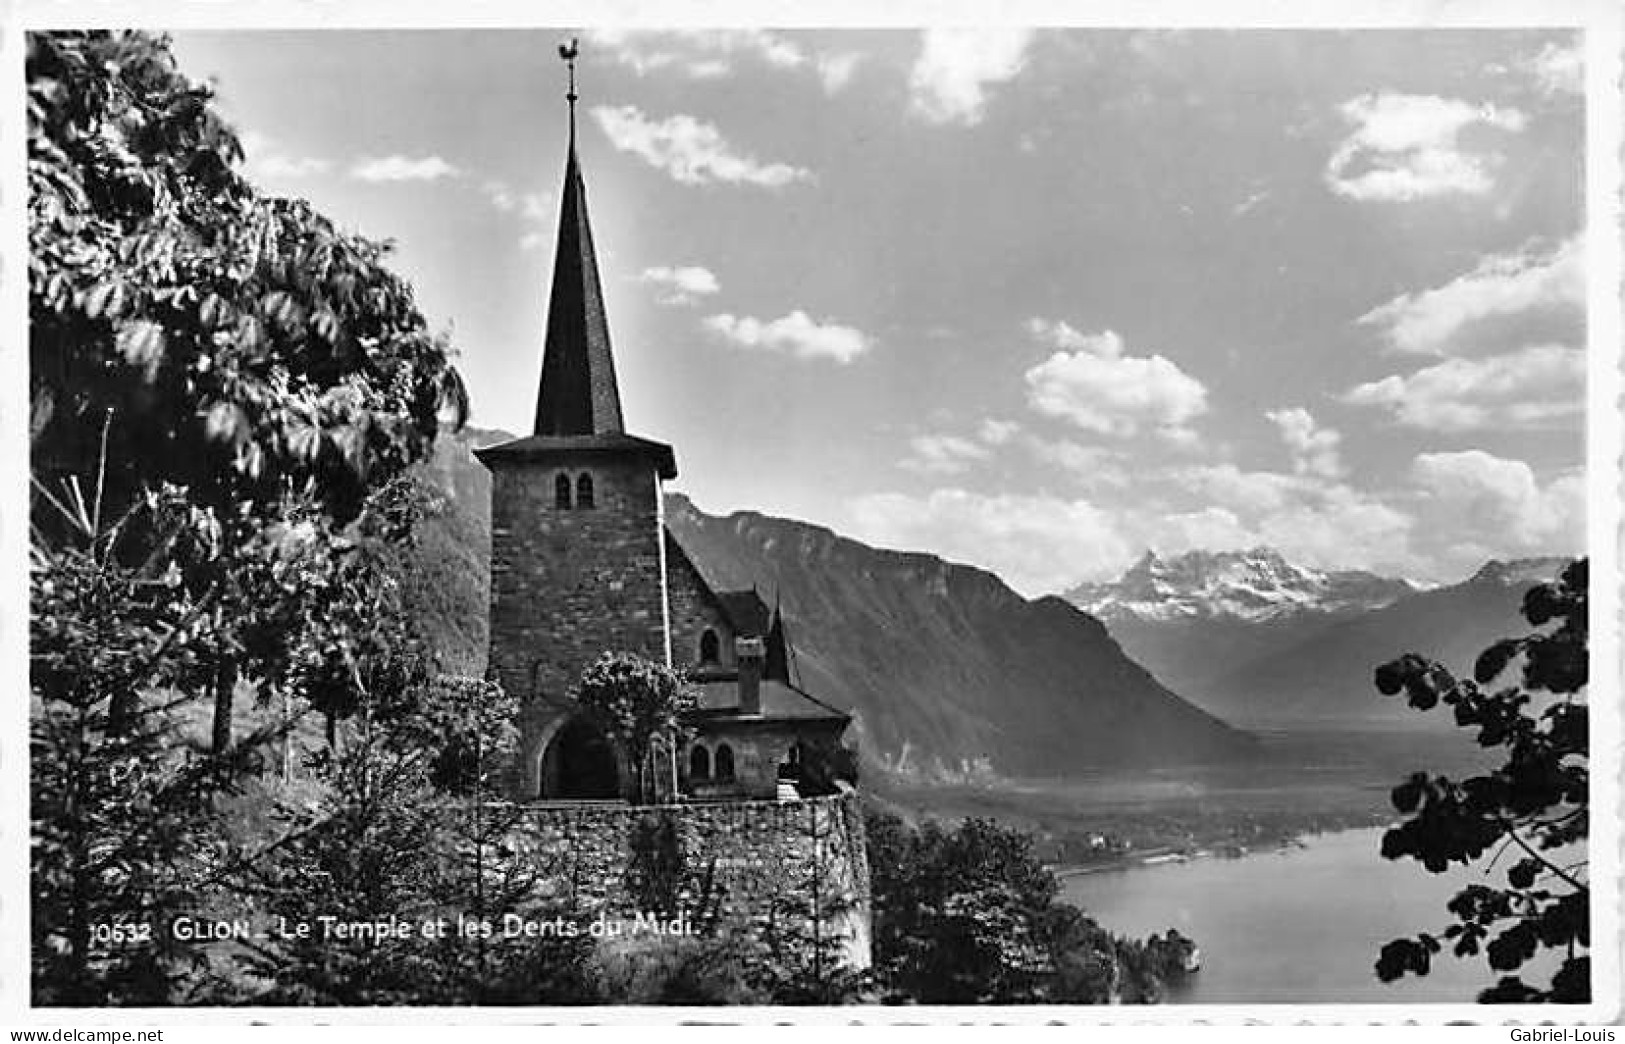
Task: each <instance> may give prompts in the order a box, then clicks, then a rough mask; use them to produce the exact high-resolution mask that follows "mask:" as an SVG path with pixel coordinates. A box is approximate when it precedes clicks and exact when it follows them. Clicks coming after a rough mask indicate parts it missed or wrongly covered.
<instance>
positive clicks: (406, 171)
mask: <svg viewBox="0 0 1625 1044" xmlns="http://www.w3.org/2000/svg"><path fill="white" fill-rule="evenodd" d="M458 173H459V171H458V169H457V168H456V167H455V166H453V165H452V164H450V163H448V162H446V161H445V160H444V159H442V158H440V157H439V156H401V155H393V156H379V157H376V158H374V157H365V158H363V159H361V160H359V161H357V162H356V164H355V165H354V166H352V167H351V168H350V176H351V177H352V178H355V179H356V180H358V181H371V182H383V181H438V180H440V179H441V178H453V177H456V176H457V175H458Z"/></svg>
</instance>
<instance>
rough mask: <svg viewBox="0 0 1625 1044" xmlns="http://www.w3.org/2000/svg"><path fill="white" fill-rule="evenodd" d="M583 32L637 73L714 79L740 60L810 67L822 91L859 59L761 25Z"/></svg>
mask: <svg viewBox="0 0 1625 1044" xmlns="http://www.w3.org/2000/svg"><path fill="white" fill-rule="evenodd" d="M587 37H588V39H589V41H590V42H591V43H592V44H593V46H594V49H595V50H602V51H604V52H607V53H608V54H609V55H610V56H611V57H612V58H613V59H615V60H616V61H618V62H620V63H621V64H623V65H626V66H628V67H629V68H631V69H632V70H633V71H634V72H636V73H637V74H638V75H639V76H646V75H649V74H651V73H665V72H671V73H677V74H679V75H682V76H687V77H688V78H690V79H694V80H715V79H720V78H722V77H725V76H731V75H733V73H734V72H735V70H736V68H737V66H738V65H739V63H740V62H741V61H742V60H743V61H752V62H758V63H761V64H765V65H767V66H769V67H771V68H774V69H779V70H785V71H793V72H802V73H809V72H810V73H812V74H814V75H816V76H817V78H818V82H819V83H820V84H821V85H822V86H823V89H824V91H825V92H826V93H828V94H835V93H836V92H838V91H840V90H841V89H842V88H843V87H845V86H846V85H847V84H848V83H850V82H851V80H852V74H853V72H855V71H856V69H857V66H858V62H859V61H860V60H861V59H860V56H859V55H858V54H857V53H856V52H852V51H832V52H828V53H819V52H816V51H814V50H812V49H810V48H808V47H805V46H803V45H802V44H800V43H798V42H796V41H794V40H791V39H789V38H787V37H785V36H783V35H781V34H779V33H774V32H770V31H768V30H764V29H682V30H655V29H596V30H593V31H591V32H589V33H588V34H587Z"/></svg>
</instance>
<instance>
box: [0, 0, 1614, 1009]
mask: <svg viewBox="0 0 1625 1044" xmlns="http://www.w3.org/2000/svg"><path fill="white" fill-rule="evenodd" d="M1622 17H1625V16H1622V12H1621V10H1620V7H1619V5H1617V4H1615V3H1612V2H1610V0H1555V2H1554V0H1485V2H1481V3H1464V2H1454V3H1452V2H1445V3H1437V2H1435V3H1427V2H1401V0H1375V2H1366V3H1361V2H1358V0H1348V2H1333V0H1297V2H1293V0H1274V2H1272V0H1235V2H1232V0H1149V2H1138V3H1136V2H1130V0H1118V2H1105V0H1098V2H1088V3H1070V4H1069V3H1065V2H1061V0H999V2H997V3H990V2H985V0H941V2H926V0H900V2H892V3H888V4H886V5H885V6H884V7H881V6H879V5H878V4H876V3H874V2H873V0H868V2H864V0H826V2H822V3H815V2H813V0H756V2H751V0H710V2H706V0H668V2H662V3H658V4H657V3H652V2H634V0H596V2H594V0H560V2H547V3H526V2H523V0H463V2H461V3H456V4H453V3H449V2H446V0H395V2H391V0H344V2H325V3H323V2H274V0H250V2H236V3H231V4H229V5H228V4H226V3H223V2H183V0H121V2H113V0H102V2H94V3H91V2H82V0H80V2H66V0H58V2H50V0H19V2H17V3H16V4H15V5H14V6H13V7H12V9H11V10H10V12H9V14H8V16H7V18H6V22H5V24H4V36H3V38H0V64H3V68H4V70H5V74H6V84H7V89H6V90H5V91H4V92H3V94H0V150H3V152H4V158H3V161H0V167H3V169H0V200H4V201H5V206H4V208H3V210H0V215H3V216H0V222H3V226H4V239H3V245H4V251H3V254H0V311H3V315H4V320H5V321H4V325H3V327H0V329H3V330H4V332H5V337H4V339H3V340H0V447H3V449H4V450H5V451H6V452H4V454H3V455H0V476H3V479H4V483H5V485H4V489H5V496H4V498H3V499H0V569H3V572H0V576H3V577H4V582H5V584H6V587H5V588H4V590H5V592H6V596H5V597H4V598H3V600H0V664H3V667H0V670H4V672H5V673H4V675H3V677H4V678H5V679H6V681H7V683H8V684H6V685H5V686H4V691H5V692H6V693H8V698H7V699H6V700H5V701H4V709H3V710H0V715H3V721H0V799H3V800H0V808H3V809H4V810H5V812H4V814H3V819H0V851H3V853H4V862H3V865H0V886H3V889H4V890H3V891H0V947H3V949H0V1022H11V1023H13V1024H31V1025H35V1024H38V1025H79V1026H91V1025H109V1024H117V1025H119V1026H121V1027H126V1028H134V1027H138V1026H142V1025H159V1026H164V1025H168V1026H191V1025H219V1024H222V1023H234V1024H244V1023H249V1022H257V1023H267V1022H269V1023H275V1024H282V1025H313V1024H327V1025H335V1024H352V1025H355V1024H362V1025H394V1026H408V1025H424V1024H426V1023H430V1022H433V1023H444V1024H471V1023H490V1024H551V1025H575V1024H582V1023H598V1024H650V1023H660V1024H670V1023H677V1022H692V1021H697V1020H704V1021H708V1022H723V1023H748V1024H766V1023H783V1022H793V1023H797V1024H804V1025H821V1026H834V1025H849V1024H852V1023H854V1022H860V1023H882V1024H884V1023H920V1022H926V1023H932V1024H939V1025H947V1024H965V1023H974V1024H980V1025H987V1024H992V1023H1003V1024H1039V1023H1047V1022H1055V1021H1063V1022H1069V1023H1077V1024H1116V1025H1179V1024H1189V1023H1193V1022H1204V1023H1218V1024H1258V1023H1266V1024H1282V1023H1303V1022H1313V1023H1340V1024H1352V1025H1372V1024H1380V1023H1399V1022H1410V1023H1416V1022H1421V1023H1443V1022H1463V1021H1465V1022H1473V1023H1481V1024H1486V1023H1487V1024H1496V1023H1525V1024H1528V1023H1535V1022H1545V1023H1555V1024H1597V1023H1602V1022H1613V1021H1615V1020H1617V1019H1618V1018H1619V1017H1620V1004H1621V994H1620V991H1621V972H1620V969H1621V942H1622V940H1621V933H1620V921H1619V914H1620V898H1621V890H1620V886H1621V878H1620V858H1621V853H1620V830H1619V826H1620V816H1621V805H1620V739H1621V736H1620V719H1621V707H1620V695H1621V692H1622V685H1621V681H1622V671H1625V666H1622V659H1621V653H1622V648H1621V642H1620V608H1621V592H1620V589H1619V580H1620V571H1619V566H1620V561H1619V555H1620V536H1621V530H1620V520H1621V512H1620V483H1621V476H1622V472H1621V468H1620V464H1621V453H1622V437H1621V432H1622V425H1621V415H1620V403H1621V400H1620V388H1621V381H1620V369H1619V363H1620V351H1621V343H1622V342H1621V318H1620V287H1621V222H1620V206H1621V200H1620V185H1621V179H1620V145H1621V123H1622V110H1621V101H1620V82H1621V79H1620V58H1621V24H1622ZM569 25H627V26H634V25H645V26H673V25H696V26H731V25H760V26H769V27H774V28H787V29H788V28H835V27H853V28H858V27H863V28H907V27H918V26H922V25H963V26H983V25H1036V26H1045V27H1063V26H1066V27H1084V28H1107V27H1112V28H1221V27H1232V28H1293V29H1312V28H1396V29H1397V28H1411V29H1428V28H1474V27H1478V28H1516V27H1529V28H1553V29H1564V28H1572V29H1580V30H1584V32H1585V44H1586V89H1587V120H1586V128H1587V150H1586V177H1587V192H1586V216H1587V223H1586V224H1587V234H1586V251H1587V273H1588V281H1589V284H1588V294H1589V301H1588V305H1589V312H1588V315H1589V324H1588V340H1587V347H1588V362H1589V372H1588V381H1589V383H1588V401H1587V407H1588V420H1587V465H1586V466H1587V488H1588V495H1587V509H1588V519H1587V539H1588V544H1589V548H1590V553H1591V558H1592V565H1591V570H1592V575H1593V577H1601V578H1611V579H1612V580H1613V583H1611V584H1609V583H1603V584H1596V583H1594V584H1593V585H1592V591H1591V599H1592V606H1593V612H1592V622H1591V664H1592V671H1591V686H1592V687H1591V698H1590V707H1591V721H1592V729H1593V734H1592V762H1591V768H1592V787H1593V793H1592V798H1593V800H1592V808H1593V820H1592V834H1591V845H1592V854H1591V873H1592V880H1593V881H1594V882H1599V883H1605V882H1612V884H1613V887H1612V889H1609V888H1608V887H1607V886H1606V884H1604V886H1603V887H1599V888H1596V889H1595V890H1594V891H1593V903H1592V906H1593V913H1592V916H1593V946H1592V950H1591V956H1592V969H1593V970H1592V979H1593V1000H1592V1003H1590V1004H1588V1005H1579V1006H1566V1005H1565V1006H1558V1007H1546V1006H1523V1005H1516V1006H1504V1007H1502V1006H1496V1007H1491V1006H1482V1005H1471V1004H1392V1005H1390V1004H1358V1005H1356V1004H1347V1005H1335V1004H1334V1005H1268V1004H1259V1005H1178V1006H1160V1007H1145V1008H1140V1007H1134V1008H1126V1007H1119V1008H1092V1007H1072V1006H1035V1007H953V1008H935V1007H911V1008H787V1007H770V1008H710V1009H694V1008H651V1007H641V1006H640V1007H613V1008H518V1009H515V1008H449V1009H448V1008H393V1009H372V1008H367V1009H333V1008H322V1009H285V1008H240V1009H237V1008H187V1009H168V1008H164V1009H71V1008H44V1009H35V1008H30V1007H29V1006H28V983H29V960H28V924H27V921H28V898H27V897H28V896H29V894H30V893H29V879H28V877H29V875H28V827H27V819H26V817H25V815H24V812H25V810H26V809H27V807H28V772H27V759H28V745H27V740H26V737H27V735H28V706H27V700H26V699H25V698H24V695H23V694H24V693H26V692H27V670H28V668H27V614H26V608H25V607H26V606H27V604H28V594H27V576H26V568H27V517H26V516H27V509H26V505H27V503H28V489H27V484H28V478H27V473H28V438H27V418H28V395H27V387H28V383H27V365H28V364H27V355H26V352H25V350H24V349H25V347H26V344H27V325H26V324H27V314H28V300H27V284H26V272H27V265H26V250H27V235H26V224H25V222H26V218H25V216H24V208H22V207H20V206H17V205H14V203H13V201H16V200H19V199H21V198H22V197H23V196H24V195H25V193H26V180H25V178H24V176H23V174H24V169H25V168H24V163H25V159H26V134H25V133H23V127H24V125H25V109H24V105H23V89H22V84H23V75H22V67H23V47H22V33H23V32H24V31H26V30H29V29H51V28H92V27H108V26H142V27H150V28H155V29H207V28H214V29H233V28H243V29H248V28H287V29H295V28H300V29H318V28H325V29H342V28H435V27H458V28H503V27H513V28H548V27H558V26H569ZM539 60H540V59H539ZM1598 810H1603V812H1607V811H1609V810H1611V811H1612V815H1607V814H1599V813H1598Z"/></svg>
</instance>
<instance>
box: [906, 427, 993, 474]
mask: <svg viewBox="0 0 1625 1044" xmlns="http://www.w3.org/2000/svg"><path fill="white" fill-rule="evenodd" d="M908 448H909V455H908V456H907V457H905V458H903V460H901V461H900V462H899V463H898V466H899V467H902V468H904V469H906V470H908V471H914V472H918V473H920V474H922V475H958V474H960V473H962V472H965V471H968V470H969V469H970V467H971V465H972V464H977V463H980V462H982V461H985V460H987V459H989V458H990V457H991V456H992V453H991V452H989V450H988V448H987V447H986V446H984V445H982V444H981V443H979V442H973V441H972V440H970V439H967V438H964V437H963V436H959V435H916V436H914V437H913V438H911V439H909V440H908Z"/></svg>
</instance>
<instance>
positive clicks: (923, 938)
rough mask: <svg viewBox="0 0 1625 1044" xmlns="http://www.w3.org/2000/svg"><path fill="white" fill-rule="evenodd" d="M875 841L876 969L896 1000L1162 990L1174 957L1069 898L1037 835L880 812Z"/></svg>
mask: <svg viewBox="0 0 1625 1044" xmlns="http://www.w3.org/2000/svg"><path fill="white" fill-rule="evenodd" d="M868 838H869V865H870V870H871V889H872V895H873V899H872V902H873V907H874V959H875V976H876V978H877V979H878V980H879V981H880V983H881V984H882V985H883V987H884V988H885V989H886V990H887V991H888V992H889V995H890V999H891V1000H892V1001H894V1002H913V1003H921V1004H1044V1003H1047V1004H1100V1003H1107V1002H1109V1001H1112V1000H1116V999H1122V1000H1127V1001H1130V1002H1152V1001H1156V1000H1159V999H1160V998H1161V995H1162V985H1163V982H1164V981H1165V976H1167V975H1168V974H1169V969H1168V967H1167V966H1166V962H1161V961H1159V960H1157V959H1156V958H1155V956H1154V955H1152V954H1150V953H1148V951H1147V948H1146V947H1145V946H1143V945H1140V944H1136V943H1133V942H1130V941H1127V940H1122V939H1116V938H1114V937H1112V936H1111V935H1110V934H1109V933H1107V932H1105V931H1104V930H1102V929H1101V928H1100V927H1099V926H1098V925H1097V924H1095V922H1094V921H1092V920H1090V919H1089V918H1088V917H1087V916H1086V915H1085V914H1084V912H1083V911H1082V910H1080V909H1078V908H1077V907H1075V906H1072V905H1071V904H1069V903H1066V902H1064V901H1061V900H1060V899H1059V895H1060V885H1059V883H1058V882H1057V881H1056V879H1055V876H1054V874H1052V873H1050V871H1049V870H1048V869H1047V868H1046V867H1044V866H1043V864H1041V863H1040V862H1039V861H1038V860H1037V859H1036V858H1034V856H1033V855H1032V838H1031V837H1029V836H1028V835H1026V834H1023V833H1022V832H1020V831H1018V830H1013V829H1010V828H1007V827H1002V826H1000V825H998V824H997V823H995V822H993V821H992V820H988V819H976V818H972V819H966V820H965V821H964V822H963V823H962V824H960V826H959V827H957V828H956V829H954V830H947V829H945V828H943V827H942V826H941V825H940V824H938V823H936V822H935V821H930V820H928V821H926V822H925V823H923V824H922V825H921V826H919V827H918V828H913V827H910V826H908V825H907V824H905V823H903V821H902V820H900V819H898V818H897V817H895V816H890V815H882V814H871V816H870V817H869V821H868ZM1187 942H1188V940H1187Z"/></svg>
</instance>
